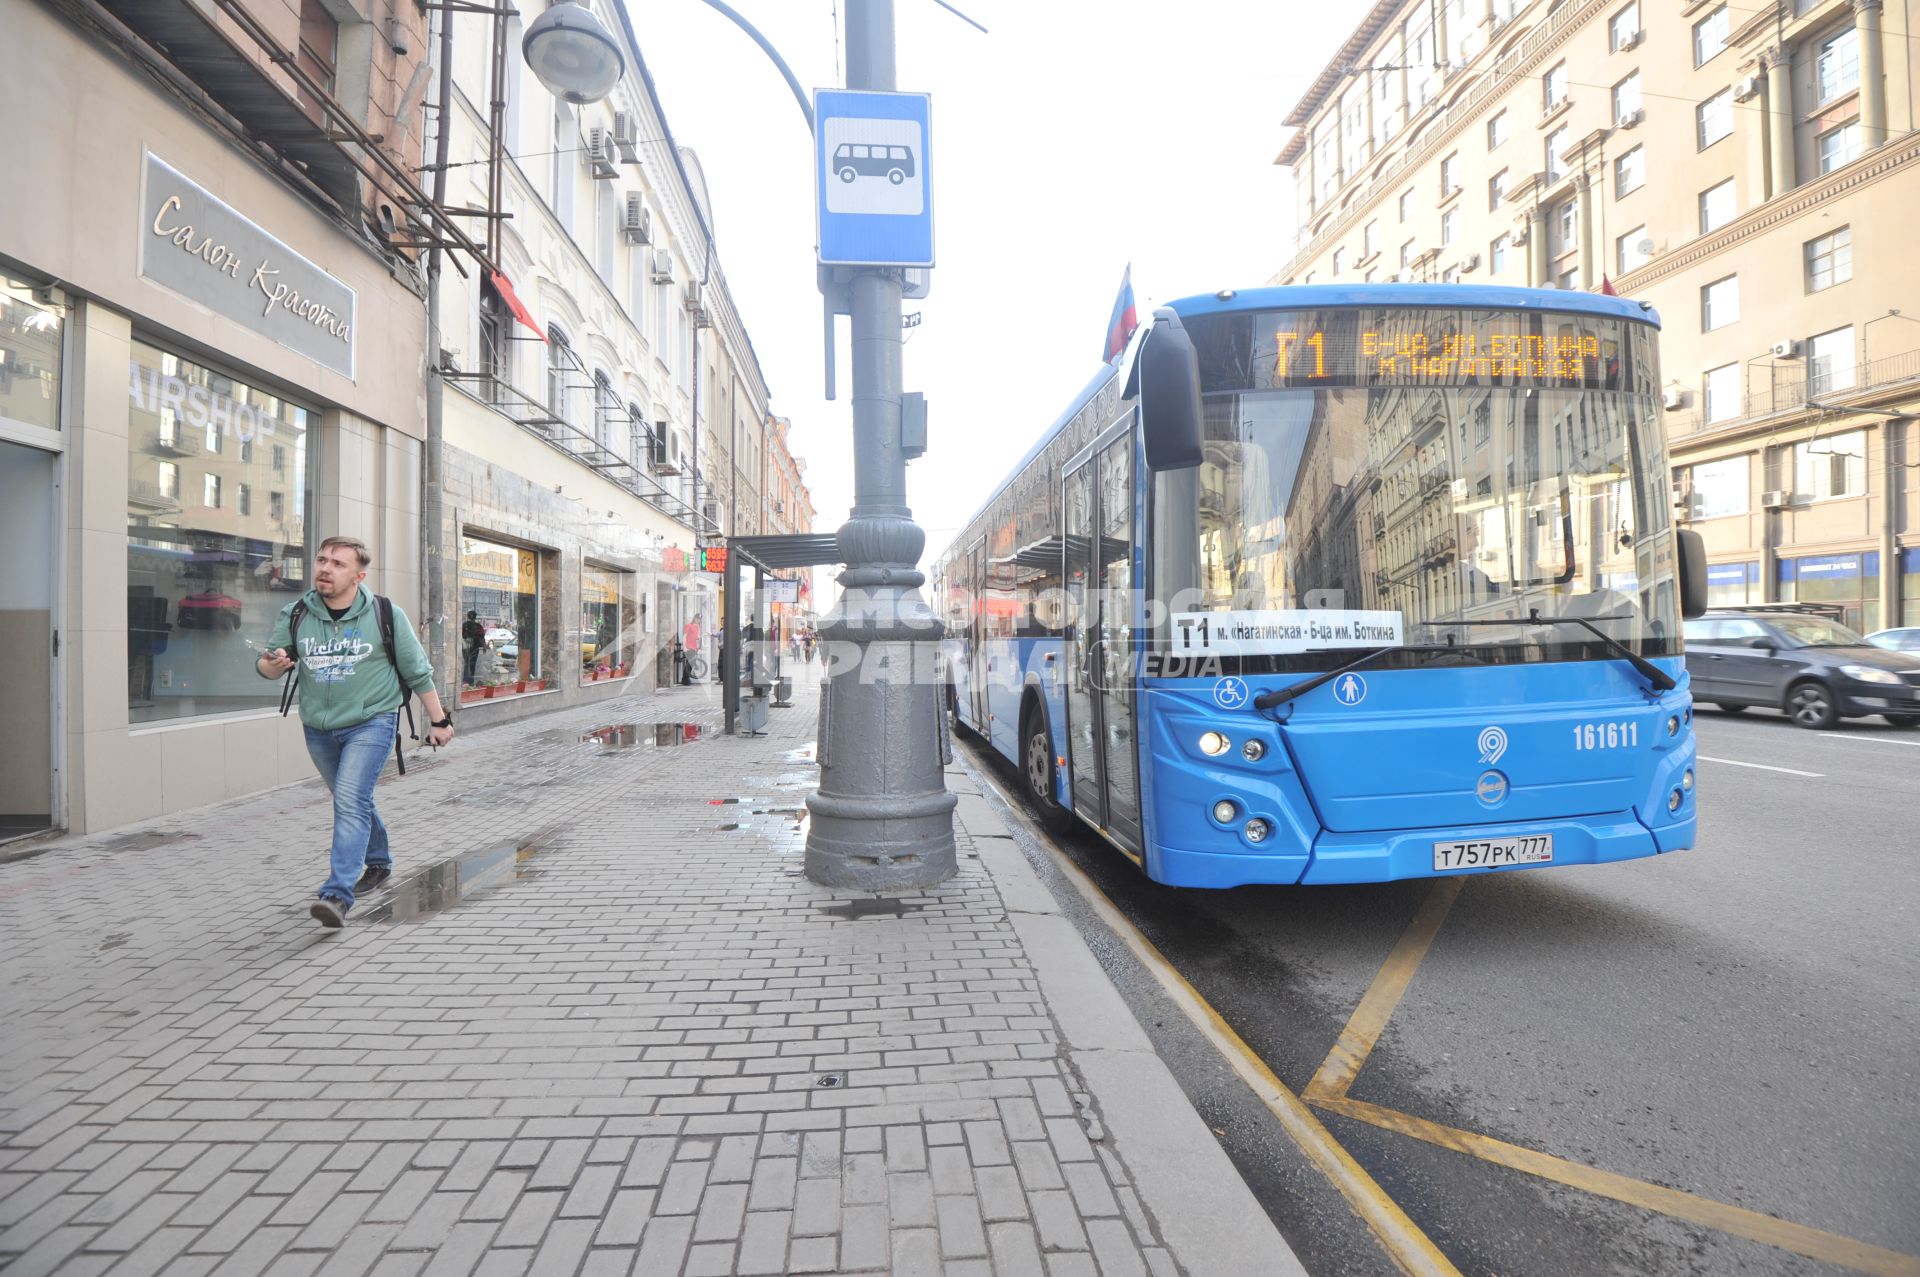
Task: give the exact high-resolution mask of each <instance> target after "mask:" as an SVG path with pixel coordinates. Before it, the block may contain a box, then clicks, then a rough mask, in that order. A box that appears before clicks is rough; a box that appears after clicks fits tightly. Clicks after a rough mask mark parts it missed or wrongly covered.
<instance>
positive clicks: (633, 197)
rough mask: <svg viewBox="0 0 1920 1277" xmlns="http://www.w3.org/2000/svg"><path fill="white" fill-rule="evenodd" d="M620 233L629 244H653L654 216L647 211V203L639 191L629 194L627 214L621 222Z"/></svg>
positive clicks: (629, 192)
mask: <svg viewBox="0 0 1920 1277" xmlns="http://www.w3.org/2000/svg"><path fill="white" fill-rule="evenodd" d="M620 233H621V234H622V235H625V236H626V237H627V243H629V244H651V243H653V214H651V213H649V212H648V211H647V202H646V200H645V199H643V198H642V197H641V195H640V192H638V191H628V192H627V214H626V217H625V218H623V219H622V220H621V223H620Z"/></svg>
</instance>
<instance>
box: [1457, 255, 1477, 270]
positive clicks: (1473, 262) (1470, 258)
mask: <svg viewBox="0 0 1920 1277" xmlns="http://www.w3.org/2000/svg"><path fill="white" fill-rule="evenodd" d="M1479 268H1480V254H1478V253H1468V254H1467V255H1466V256H1465V257H1463V258H1461V259H1460V273H1461V274H1463V275H1464V274H1466V273H1467V272H1468V271H1470V270H1478V269H1479Z"/></svg>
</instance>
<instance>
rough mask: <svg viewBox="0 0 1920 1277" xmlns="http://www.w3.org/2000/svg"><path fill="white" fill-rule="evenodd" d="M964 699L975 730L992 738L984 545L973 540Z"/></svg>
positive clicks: (983, 542)
mask: <svg viewBox="0 0 1920 1277" xmlns="http://www.w3.org/2000/svg"><path fill="white" fill-rule="evenodd" d="M967 580H968V581H970V582H972V583H973V588H972V589H971V590H970V591H969V592H968V595H967V699H968V706H969V710H970V712H971V713H972V715H973V726H974V730H975V731H977V732H979V733H980V734H981V735H982V736H985V737H987V738H988V739H989V740H991V739H992V736H993V733H992V729H991V725H990V724H989V723H988V721H987V714H988V712H989V707H988V703H987V690H988V688H987V642H986V640H987V606H986V605H987V543H986V540H985V538H982V539H981V540H978V541H975V542H974V543H973V545H972V546H971V547H969V548H968V550H967Z"/></svg>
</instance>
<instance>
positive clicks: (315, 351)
mask: <svg viewBox="0 0 1920 1277" xmlns="http://www.w3.org/2000/svg"><path fill="white" fill-rule="evenodd" d="M146 163H147V167H146V173H145V181H144V183H143V187H144V192H145V193H144V195H143V197H142V201H141V214H140V216H141V222H140V274H141V275H142V276H143V277H144V278H147V279H150V280H152V281H153V282H154V283H156V284H160V285H162V286H164V287H166V288H169V289H172V290H173V291H174V292H176V293H179V294H181V295H182V296H184V297H187V298H190V299H191V300H193V301H196V302H198V303H200V304H201V305H202V306H205V307H207V308H208V309H209V310H212V311H214V312H215V313H217V314H220V315H224V316H225V317H226V318H228V319H231V320H233V321H234V322H236V323H240V324H245V325H246V326H247V327H249V328H251V329H253V330H254V331H255V332H258V333H260V334H261V335H262V336H265V337H268V338H270V339H272V340H273V341H276V342H278V343H280V344H281V345H282V346H285V347H286V348H287V349H289V350H291V351H294V352H295V353H297V354H301V355H305V356H306V357H307V358H309V359H311V360H313V361H315V362H316V363H319V364H323V365H325V366H326V367H328V368H331V369H333V370H334V371H335V372H337V373H340V374H341V375H343V376H345V377H347V378H349V379H351V378H352V376H353V323H354V303H355V300H356V299H355V296H354V291H353V290H352V289H351V288H348V287H347V286H346V285H345V284H343V283H341V282H340V281H339V280H337V279H335V278H334V277H333V276H331V275H329V274H328V273H327V272H326V271H324V270H322V269H320V267H318V266H316V265H314V264H313V263H312V262H310V261H308V260H307V259H306V258H304V257H302V256H300V254H298V253H296V252H294V251H293V250H292V249H291V248H288V247H287V246H286V245H285V244H283V243H281V242H280V241H279V240H277V239H275V238H274V237H273V236H271V235H269V234H267V232H265V231H263V230H261V229H260V228H259V227H258V226H256V225H254V224H253V223H252V222H250V221H248V220H247V219H246V218H244V217H242V216H241V215H240V214H239V213H238V212H236V211H234V209H232V208H231V207H229V206H228V205H226V204H224V203H222V202H221V201H220V200H218V199H216V198H215V197H214V196H213V195H212V194H211V193H210V192H208V191H206V190H204V189H202V188H201V187H200V186H198V185H196V184H195V183H194V182H192V181H191V180H189V179H188V178H186V177H185V176H183V175H182V174H181V173H180V172H178V171H177V170H176V169H174V168H173V167H172V166H170V165H169V164H167V163H166V162H165V161H163V160H161V159H159V158H157V157H156V156H154V155H153V154H152V153H148V155H147V157H146Z"/></svg>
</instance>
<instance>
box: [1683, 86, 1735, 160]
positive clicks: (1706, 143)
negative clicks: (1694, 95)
mask: <svg viewBox="0 0 1920 1277" xmlns="http://www.w3.org/2000/svg"><path fill="white" fill-rule="evenodd" d="M1693 116H1694V142H1695V144H1696V145H1697V146H1698V147H1699V149H1701V150H1703V151H1704V150H1706V149H1707V148H1708V147H1710V146H1712V145H1713V144H1714V143H1715V142H1718V141H1719V140H1720V139H1721V138H1723V137H1726V136H1727V135H1728V134H1729V133H1732V132H1733V90H1732V89H1722V90H1720V91H1719V92H1718V93H1716V94H1714V95H1713V96H1712V97H1710V98H1708V99H1707V100H1706V101H1705V102H1702V103H1701V104H1700V105H1699V106H1697V107H1695V108H1694V109H1693Z"/></svg>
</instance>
